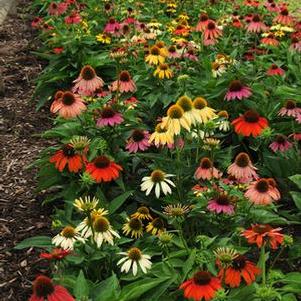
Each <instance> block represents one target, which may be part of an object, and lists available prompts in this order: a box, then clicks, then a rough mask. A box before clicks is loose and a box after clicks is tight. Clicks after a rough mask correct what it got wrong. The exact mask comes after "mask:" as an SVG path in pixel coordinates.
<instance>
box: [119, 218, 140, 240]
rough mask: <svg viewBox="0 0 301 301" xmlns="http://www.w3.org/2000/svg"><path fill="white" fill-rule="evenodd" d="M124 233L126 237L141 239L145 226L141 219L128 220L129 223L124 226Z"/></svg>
mask: <svg viewBox="0 0 301 301" xmlns="http://www.w3.org/2000/svg"><path fill="white" fill-rule="evenodd" d="M122 231H123V233H124V234H125V235H130V236H131V237H134V238H136V239H137V238H139V237H141V236H142V235H143V224H142V221H141V220H140V219H139V218H131V219H129V218H127V222H126V223H125V224H124V225H123V227H122Z"/></svg>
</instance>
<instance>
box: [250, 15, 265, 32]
mask: <svg viewBox="0 0 301 301" xmlns="http://www.w3.org/2000/svg"><path fill="white" fill-rule="evenodd" d="M267 29H268V27H267V26H266V25H265V24H264V23H263V22H262V21H261V18H260V16H259V15H257V14H256V15H254V16H253V17H252V20H251V22H250V23H249V24H248V25H247V31H248V32H255V33H256V32H262V31H266V30H267Z"/></svg>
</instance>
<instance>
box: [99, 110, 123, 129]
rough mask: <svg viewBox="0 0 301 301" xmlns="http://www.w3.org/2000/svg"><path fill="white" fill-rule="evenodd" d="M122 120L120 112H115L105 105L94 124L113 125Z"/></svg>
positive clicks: (101, 125) (100, 125)
mask: <svg viewBox="0 0 301 301" xmlns="http://www.w3.org/2000/svg"><path fill="white" fill-rule="evenodd" d="M122 122H123V117H122V114H121V113H119V112H116V111H114V110H113V109H112V107H110V106H105V107H104V108H103V109H102V110H101V112H100V118H98V119H97V121H96V125H97V126H99V127H103V126H114V125H118V124H120V123H122Z"/></svg>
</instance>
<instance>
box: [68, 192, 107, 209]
mask: <svg viewBox="0 0 301 301" xmlns="http://www.w3.org/2000/svg"><path fill="white" fill-rule="evenodd" d="M98 202H99V200H98V199H97V198H96V197H93V198H92V199H91V197H90V196H86V197H84V198H78V199H75V201H74V204H73V205H74V207H76V208H77V209H78V210H79V211H83V212H87V213H89V212H91V211H93V210H94V209H95V208H96V206H97V204H98ZM105 211H106V210H105Z"/></svg>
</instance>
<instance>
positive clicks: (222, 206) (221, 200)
mask: <svg viewBox="0 0 301 301" xmlns="http://www.w3.org/2000/svg"><path fill="white" fill-rule="evenodd" d="M207 209H208V210H209V211H211V212H215V213H224V214H229V215H231V214H234V205H233V204H232V202H231V198H230V197H229V196H228V195H227V194H226V193H221V194H219V195H218V196H217V197H215V198H213V199H212V200H210V201H209V202H208V205H207Z"/></svg>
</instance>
